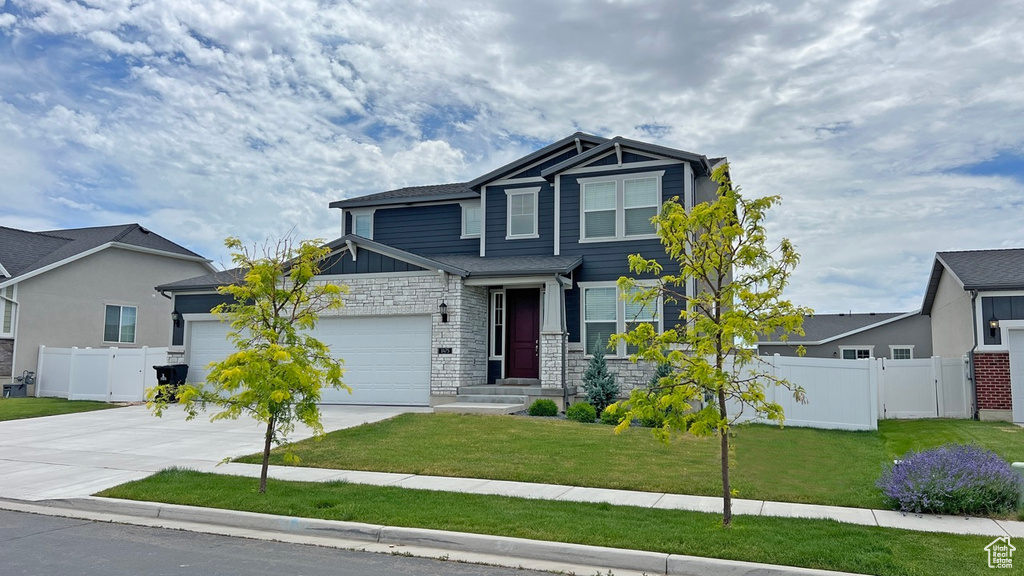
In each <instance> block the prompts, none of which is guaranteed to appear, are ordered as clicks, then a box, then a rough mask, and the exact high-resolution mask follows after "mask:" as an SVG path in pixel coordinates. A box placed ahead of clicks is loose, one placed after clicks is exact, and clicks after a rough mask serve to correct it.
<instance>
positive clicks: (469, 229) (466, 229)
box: [462, 200, 482, 238]
mask: <svg viewBox="0 0 1024 576" xmlns="http://www.w3.org/2000/svg"><path fill="white" fill-rule="evenodd" d="M481 218H482V215H481V210H480V201H479V200H471V201H468V202H463V203H462V237H463V238H479V237H480V221H481Z"/></svg>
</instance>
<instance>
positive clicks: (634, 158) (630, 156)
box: [587, 151, 657, 166]
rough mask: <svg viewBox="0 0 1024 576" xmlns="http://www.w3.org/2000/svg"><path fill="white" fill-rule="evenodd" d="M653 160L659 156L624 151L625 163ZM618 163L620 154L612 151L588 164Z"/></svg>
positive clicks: (623, 158)
mask: <svg viewBox="0 0 1024 576" xmlns="http://www.w3.org/2000/svg"><path fill="white" fill-rule="evenodd" d="M652 160H657V158H651V157H649V156H643V155H640V154H634V153H633V152H625V151H623V153H622V163H623V164H629V163H631V162H650V161H652ZM618 163H619V158H618V156H616V155H615V152H612V153H611V154H609V155H608V156H605V157H604V158H601V159H600V160H595V161H593V162H590V163H588V164H587V166H615V165H616V164H618Z"/></svg>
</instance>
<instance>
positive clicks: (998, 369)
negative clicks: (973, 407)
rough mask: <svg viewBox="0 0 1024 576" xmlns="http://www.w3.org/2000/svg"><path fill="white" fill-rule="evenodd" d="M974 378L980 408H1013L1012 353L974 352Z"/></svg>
mask: <svg viewBox="0 0 1024 576" xmlns="http://www.w3.org/2000/svg"><path fill="white" fill-rule="evenodd" d="M974 378H975V382H974V384H975V387H976V388H977V391H978V409H979V410H1012V409H1013V403H1012V400H1011V397H1010V354H1009V353H1008V352H999V353H989V352H984V353H982V352H975V353H974Z"/></svg>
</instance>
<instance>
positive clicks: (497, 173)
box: [468, 132, 608, 190]
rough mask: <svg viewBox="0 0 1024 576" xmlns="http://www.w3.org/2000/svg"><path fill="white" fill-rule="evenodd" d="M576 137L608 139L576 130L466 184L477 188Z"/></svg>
mask: <svg viewBox="0 0 1024 576" xmlns="http://www.w3.org/2000/svg"><path fill="white" fill-rule="evenodd" d="M577 138H578V139H579V140H580V142H586V143H587V144H592V145H600V144H603V143H605V142H607V141H608V139H607V138H602V137H600V136H594V135H593V134H587V133H585V132H576V133H575V134H571V135H569V136H566V137H565V138H562V139H561V140H559V141H558V142H554V143H552V144H548V145H547V146H545V147H543V148H541V149H540V150H537V151H535V152H532V153H530V154H527V155H526V156H523V157H522V158H517V159H516V160H513V161H512V162H509V163H508V164H505V165H504V166H501V167H500V168H495V169H494V170H491V171H490V172H488V173H487V174H484V175H483V176H480V177H478V178H474V179H473V180H470V181H469V182H468V184H469V186H470V187H471V188H473V189H474V190H475V189H478V188H479V187H480V186H482V185H484V184H486V183H488V182H490V181H492V180H497V179H499V178H501V177H503V176H508V175H509V174H512V173H514V172H518V171H519V170H520V169H521V168H523V167H525V166H527V165H528V164H532V163H533V162H535V161H536V160H540V159H541V158H543V157H544V156H547V155H548V154H551V153H553V152H557V151H558V150H560V149H562V148H565V147H566V146H569V145H570V144H573V145H575V144H576V139H577Z"/></svg>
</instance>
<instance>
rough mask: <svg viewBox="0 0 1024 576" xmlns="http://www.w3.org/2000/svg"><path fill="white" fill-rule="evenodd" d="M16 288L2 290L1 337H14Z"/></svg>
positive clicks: (0, 290)
mask: <svg viewBox="0 0 1024 576" xmlns="http://www.w3.org/2000/svg"><path fill="white" fill-rule="evenodd" d="M16 307H17V305H16V304H15V303H14V286H8V287H6V288H3V289H0V336H14V320H15V317H14V314H15V312H16V310H15V308H16Z"/></svg>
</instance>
